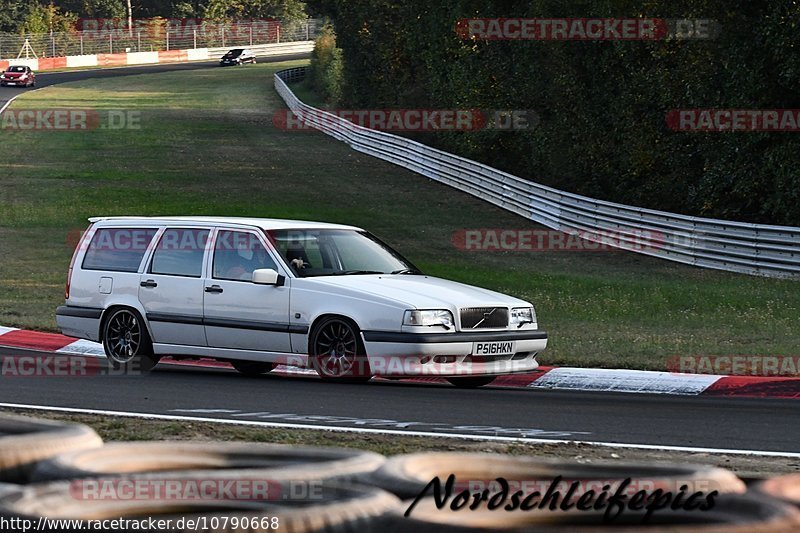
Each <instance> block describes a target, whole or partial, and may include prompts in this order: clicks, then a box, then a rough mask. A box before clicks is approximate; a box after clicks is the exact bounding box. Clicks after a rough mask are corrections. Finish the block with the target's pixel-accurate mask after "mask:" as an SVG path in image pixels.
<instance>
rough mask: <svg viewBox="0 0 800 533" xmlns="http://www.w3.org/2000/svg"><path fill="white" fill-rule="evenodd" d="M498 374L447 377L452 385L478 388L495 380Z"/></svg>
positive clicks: (461, 387)
mask: <svg viewBox="0 0 800 533" xmlns="http://www.w3.org/2000/svg"><path fill="white" fill-rule="evenodd" d="M496 378H497V376H471V377H468V378H447V381H449V382H450V383H451V384H452V385H454V386H456V387H458V388H460V389H476V388H478V387H483V386H484V385H488V384H489V383H491V382H492V381H494V380H495V379H496Z"/></svg>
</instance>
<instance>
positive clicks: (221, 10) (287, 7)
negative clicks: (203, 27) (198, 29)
mask: <svg viewBox="0 0 800 533" xmlns="http://www.w3.org/2000/svg"><path fill="white" fill-rule="evenodd" d="M203 16H204V17H205V18H208V19H211V20H232V19H256V18H276V19H280V20H285V21H296V20H302V19H305V18H306V11H305V3H303V2H301V1H299V0H209V2H208V4H207V6H206V8H205V11H204V13H203Z"/></svg>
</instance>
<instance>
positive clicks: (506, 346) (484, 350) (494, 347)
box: [472, 341, 516, 356]
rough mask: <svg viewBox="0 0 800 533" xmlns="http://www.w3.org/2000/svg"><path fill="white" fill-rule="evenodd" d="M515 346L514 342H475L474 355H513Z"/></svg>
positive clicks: (473, 346)
mask: <svg viewBox="0 0 800 533" xmlns="http://www.w3.org/2000/svg"><path fill="white" fill-rule="evenodd" d="M515 346H516V343H515V342H514V341H493V342H473V343H472V355H477V356H487V355H512V354H513V353H514V348H515Z"/></svg>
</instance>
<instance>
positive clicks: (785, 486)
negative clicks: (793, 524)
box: [753, 474, 800, 508]
mask: <svg viewBox="0 0 800 533" xmlns="http://www.w3.org/2000/svg"><path fill="white" fill-rule="evenodd" d="M753 489H754V490H755V491H756V492H758V493H761V494H765V495H767V496H769V497H771V498H778V499H780V500H783V501H785V502H787V503H791V504H792V505H794V506H795V507H798V508H800V474H784V475H782V476H776V477H772V478H770V479H767V480H766V481H760V482H758V483H756V485H755V486H754V487H753Z"/></svg>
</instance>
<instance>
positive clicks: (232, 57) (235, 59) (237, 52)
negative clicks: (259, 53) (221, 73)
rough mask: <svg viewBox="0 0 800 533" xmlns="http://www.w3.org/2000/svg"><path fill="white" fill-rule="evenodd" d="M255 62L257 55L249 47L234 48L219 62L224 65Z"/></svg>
mask: <svg viewBox="0 0 800 533" xmlns="http://www.w3.org/2000/svg"><path fill="white" fill-rule="evenodd" d="M255 62H256V55H255V54H254V53H253V52H252V51H250V50H248V49H247V48H234V49H233V50H230V51H229V52H228V53H226V54H225V55H224V56H222V59H220V60H219V64H220V65H221V66H223V67H227V66H231V65H243V64H245V63H255Z"/></svg>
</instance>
